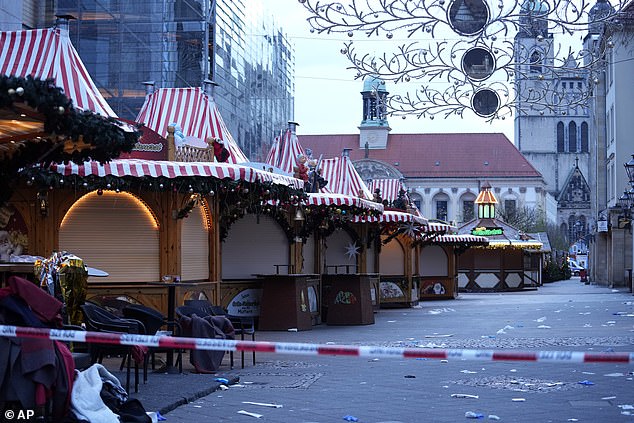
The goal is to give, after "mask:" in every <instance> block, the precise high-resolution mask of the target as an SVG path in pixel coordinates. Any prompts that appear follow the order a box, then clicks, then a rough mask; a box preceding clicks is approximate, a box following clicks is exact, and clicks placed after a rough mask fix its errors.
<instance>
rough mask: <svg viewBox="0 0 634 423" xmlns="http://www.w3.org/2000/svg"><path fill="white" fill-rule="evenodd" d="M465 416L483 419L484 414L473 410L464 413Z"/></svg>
mask: <svg viewBox="0 0 634 423" xmlns="http://www.w3.org/2000/svg"><path fill="white" fill-rule="evenodd" d="M464 416H465V417H466V418H468V419H483V418H484V414H481V413H475V412H473V411H467V412H466V413H464Z"/></svg>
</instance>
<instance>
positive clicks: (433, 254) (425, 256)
mask: <svg viewBox="0 0 634 423" xmlns="http://www.w3.org/2000/svg"><path fill="white" fill-rule="evenodd" d="M447 260H448V259H447V253H446V252H445V250H444V249H443V248H442V247H440V246H438V245H429V246H426V247H423V248H422V249H421V251H420V275H421V276H449V263H448V261H447Z"/></svg>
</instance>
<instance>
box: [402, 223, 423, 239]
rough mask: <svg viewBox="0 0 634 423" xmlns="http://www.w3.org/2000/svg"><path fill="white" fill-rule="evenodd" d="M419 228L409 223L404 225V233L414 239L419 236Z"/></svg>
mask: <svg viewBox="0 0 634 423" xmlns="http://www.w3.org/2000/svg"><path fill="white" fill-rule="evenodd" d="M418 231H419V228H418V227H417V226H416V225H415V224H414V222H407V223H405V224H404V225H403V233H404V234H405V235H407V236H409V237H410V238H414V237H415V236H416V235H417V234H418Z"/></svg>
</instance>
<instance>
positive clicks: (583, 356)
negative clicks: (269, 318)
mask: <svg viewBox="0 0 634 423" xmlns="http://www.w3.org/2000/svg"><path fill="white" fill-rule="evenodd" d="M0 336H5V337H13V338H40V339H51V340H56V341H65V342H87V343H97V344H112V345H145V346H148V347H162V348H180V349H189V350H215V351H228V350H233V351H257V352H267V353H274V354H298V355H342V356H352V357H374V358H427V359H437V360H446V359H454V360H476V361H534V362H540V363H555V362H557V363H561V362H565V363H623V364H627V363H634V352H618V353H617V352H605V353H588V352H578V351H517V350H471V349H436V348H395V347H373V346H351V345H330V344H302V343H291V342H260V341H235V340H227V339H208V338H182V337H174V336H152V335H129V334H118V333H104V332H90V331H75V330H61V329H47V328H28V327H19V326H5V325H0Z"/></svg>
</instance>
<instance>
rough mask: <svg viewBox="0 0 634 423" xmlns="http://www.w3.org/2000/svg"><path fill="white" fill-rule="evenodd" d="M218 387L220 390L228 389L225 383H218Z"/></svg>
mask: <svg viewBox="0 0 634 423" xmlns="http://www.w3.org/2000/svg"><path fill="white" fill-rule="evenodd" d="M218 388H220V390H221V391H226V390H227V389H229V387H228V386H227V385H220V386H219V387H218Z"/></svg>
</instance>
